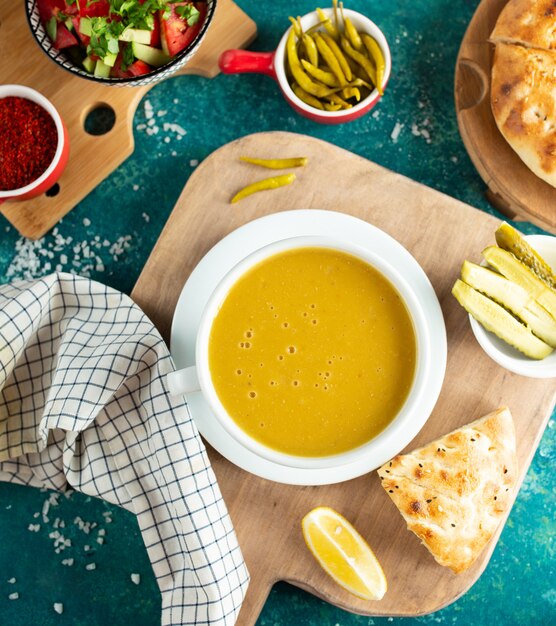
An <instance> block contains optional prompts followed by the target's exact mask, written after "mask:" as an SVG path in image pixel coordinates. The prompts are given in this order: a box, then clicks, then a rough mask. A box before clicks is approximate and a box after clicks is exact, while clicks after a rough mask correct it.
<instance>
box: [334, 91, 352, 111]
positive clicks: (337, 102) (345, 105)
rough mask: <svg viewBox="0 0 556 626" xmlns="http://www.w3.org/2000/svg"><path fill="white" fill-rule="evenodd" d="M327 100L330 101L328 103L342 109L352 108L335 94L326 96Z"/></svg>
mask: <svg viewBox="0 0 556 626" xmlns="http://www.w3.org/2000/svg"><path fill="white" fill-rule="evenodd" d="M328 99H329V100H330V102H332V103H334V104H339V105H340V106H341V107H342V109H351V107H352V106H353V105H351V104H350V103H349V102H346V101H345V100H343V99H342V98H340V96H339V95H338V94H337V93H333V94H330V95H329V96H328Z"/></svg>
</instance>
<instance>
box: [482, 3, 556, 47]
mask: <svg viewBox="0 0 556 626" xmlns="http://www.w3.org/2000/svg"><path fill="white" fill-rule="evenodd" d="M490 39H491V41H492V42H494V43H500V42H504V43H516V44H520V45H522V46H526V47H531V48H541V49H544V50H556V0H510V2H508V4H507V5H506V6H505V7H504V9H503V10H502V12H501V13H500V16H499V17H498V20H497V22H496V26H495V27H494V30H493V31H492V35H491V36H490Z"/></svg>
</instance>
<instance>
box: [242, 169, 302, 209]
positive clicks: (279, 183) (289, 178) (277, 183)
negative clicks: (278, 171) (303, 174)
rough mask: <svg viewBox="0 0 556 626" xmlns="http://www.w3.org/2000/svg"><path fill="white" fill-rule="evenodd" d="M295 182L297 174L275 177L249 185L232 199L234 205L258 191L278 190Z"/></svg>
mask: <svg viewBox="0 0 556 626" xmlns="http://www.w3.org/2000/svg"><path fill="white" fill-rule="evenodd" d="M294 180H295V174H284V175H282V176H273V177H272V178H265V179H264V180H259V181H257V182H256V183H253V184H251V185H247V187H244V188H243V189H240V190H239V191H238V192H237V193H236V195H235V196H234V197H233V198H232V200H231V202H232V204H234V203H236V202H239V201H240V200H243V198H246V197H247V196H250V195H251V194H253V193H257V192H258V191H265V190H266V189H277V188H278V187H284V186H285V185H291V183H293V181H294Z"/></svg>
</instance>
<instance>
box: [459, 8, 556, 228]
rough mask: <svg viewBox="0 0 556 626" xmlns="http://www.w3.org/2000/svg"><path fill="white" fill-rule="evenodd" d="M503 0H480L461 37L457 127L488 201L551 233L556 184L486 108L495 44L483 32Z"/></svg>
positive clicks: (555, 223) (555, 216) (555, 214)
mask: <svg viewBox="0 0 556 626" xmlns="http://www.w3.org/2000/svg"><path fill="white" fill-rule="evenodd" d="M506 3H507V0H482V2H481V3H480V5H479V7H478V8H477V11H476V12H475V14H474V16H473V19H472V20H471V22H470V23H469V27H468V28H467V31H466V33H465V36H464V38H463V41H462V44H461V47H460V50H459V54H458V58H457V63H456V79H455V99H456V112H457V118H458V124H459V130H460V133H461V137H462V139H463V143H464V144H465V147H466V148H467V152H468V153H469V156H470V157H471V160H472V161H473V163H474V165H475V167H476V168H477V170H478V172H479V174H480V175H481V178H482V179H483V180H484V181H485V183H486V184H487V186H488V190H489V191H488V194H487V195H488V197H489V200H490V201H491V202H492V204H493V205H494V206H495V207H496V208H497V209H498V210H499V211H501V212H502V213H504V214H505V215H507V216H508V217H509V218H511V219H524V220H527V221H530V222H533V223H535V224H537V225H538V226H540V227H541V228H544V229H545V230H547V231H550V232H552V233H556V189H555V188H554V187H551V186H550V185H549V184H548V183H545V182H544V181H543V180H541V179H540V178H538V177H537V176H535V174H533V172H531V170H530V169H529V168H528V167H527V166H526V165H525V164H524V163H523V161H522V160H521V159H520V158H519V157H518V156H517V154H516V153H515V152H514V151H513V150H512V148H511V147H510V146H509V144H508V143H507V142H506V140H505V139H504V137H503V136H502V135H501V133H500V132H499V130H498V127H497V126H496V122H495V121H494V117H493V115H492V112H491V108H490V72H491V66H492V58H493V53H494V46H493V45H492V44H490V43H489V42H488V38H489V37H490V34H491V32H492V30H493V28H494V25H495V24H496V20H497V19H498V16H499V15H500V12H501V10H502V9H503V8H504V6H505V5H506Z"/></svg>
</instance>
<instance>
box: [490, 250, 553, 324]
mask: <svg viewBox="0 0 556 626" xmlns="http://www.w3.org/2000/svg"><path fill="white" fill-rule="evenodd" d="M483 256H484V258H485V259H486V260H487V262H488V264H489V265H491V266H492V267H494V269H496V270H498V271H499V272H500V274H502V275H503V276H505V277H506V278H508V279H509V280H511V281H512V282H514V283H517V284H518V285H519V286H520V287H522V288H523V289H525V290H526V291H528V292H529V293H530V294H531V296H532V297H533V298H534V299H535V300H536V301H537V302H538V303H539V304H540V305H542V306H543V307H544V308H545V309H546V310H547V311H548V312H549V313H550V315H552V317H553V318H554V319H556V291H554V289H551V288H550V287H549V286H548V285H547V284H546V283H545V282H543V281H542V280H541V279H540V278H539V277H538V276H537V275H536V274H535V273H534V272H533V270H531V269H529V267H527V265H524V264H523V263H522V262H521V261H518V260H517V259H516V257H515V256H514V255H513V254H512V253H511V252H508V251H507V250H502V248H498V247H497V246H489V247H488V248H485V249H484V250H483Z"/></svg>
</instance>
